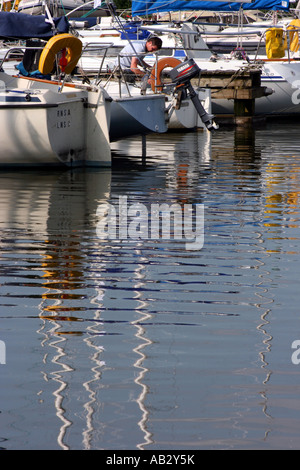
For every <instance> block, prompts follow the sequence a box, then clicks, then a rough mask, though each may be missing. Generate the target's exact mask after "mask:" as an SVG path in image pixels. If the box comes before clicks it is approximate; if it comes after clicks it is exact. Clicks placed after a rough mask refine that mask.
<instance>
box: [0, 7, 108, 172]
mask: <svg viewBox="0 0 300 470" xmlns="http://www.w3.org/2000/svg"><path fill="white" fill-rule="evenodd" d="M30 18H31V21H28V18H27V17H26V16H25V15H24V16H23V15H18V14H15V13H5V12H1V13H0V36H2V37H3V36H6V37H10V38H15V37H18V35H20V34H21V33H20V32H21V31H22V34H23V35H26V34H29V35H31V33H32V32H33V31H34V34H32V35H33V36H34V37H36V38H43V39H46V38H50V39H49V41H48V42H47V44H49V47H48V48H46V49H44V50H43V52H42V55H41V60H43V67H44V69H43V70H42V71H41V73H44V74H46V73H48V74H49V73H50V72H51V70H52V69H53V67H54V61H55V52H58V51H59V50H68V56H66V57H65V59H66V63H65V64H62V65H61V67H62V71H63V72H64V74H65V75H66V74H69V73H70V72H71V71H72V70H73V68H74V67H75V65H76V62H77V60H78V58H79V56H80V53H81V47H82V45H81V42H80V40H78V39H77V38H75V37H74V36H72V35H70V34H68V33H67V32H62V31H66V29H65V28H66V27H67V25H66V23H65V22H64V20H59V19H54V20H53V24H54V26H55V27H56V28H58V29H60V31H61V34H58V35H57V36H53V37H52V34H53V31H52V24H50V23H49V22H48V23H47V22H46V21H45V17H43V16H42V17H40V16H36V17H30ZM27 22H28V25H29V26H30V28H29V29H30V32H29V31H27V32H26V25H27ZM28 25H27V26H28ZM51 41H52V43H51V45H50V43H49V42H51ZM50 46H51V47H50ZM43 53H44V55H43ZM63 67H64V68H63ZM46 69H48V70H46ZM0 70H1V71H0V126H1V135H0V148H1V152H0V166H1V167H3V166H4V167H7V166H14V167H16V166H18V167H20V166H21V167H29V166H47V167H48V166H66V167H76V166H110V165H111V150H110V141H109V122H110V106H111V99H110V97H109V95H108V94H107V93H106V92H105V91H104V90H103V88H102V87H100V86H98V87H89V86H86V85H83V84H82V85H79V84H76V85H75V84H69V83H64V79H63V78H62V77H61V78H59V79H58V80H48V79H45V78H40V77H29V76H27V77H26V76H22V77H16V76H12V75H8V74H7V73H5V72H4V71H3V69H2V68H1V67H0Z"/></svg>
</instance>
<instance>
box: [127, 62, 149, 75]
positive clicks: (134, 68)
mask: <svg viewBox="0 0 300 470" xmlns="http://www.w3.org/2000/svg"><path fill="white" fill-rule="evenodd" d="M141 64H142V65H143V66H144V67H149V65H148V64H146V62H145V61H144V60H140V59H138V57H133V58H132V59H131V64H130V70H131V71H132V72H133V73H135V74H136V75H138V76H140V77H143V76H144V75H145V72H143V70H141V69H139V68H138V65H141Z"/></svg>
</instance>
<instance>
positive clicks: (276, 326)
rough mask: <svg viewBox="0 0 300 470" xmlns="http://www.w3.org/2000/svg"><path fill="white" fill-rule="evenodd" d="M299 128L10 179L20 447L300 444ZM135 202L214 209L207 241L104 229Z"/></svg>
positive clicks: (0, 397)
mask: <svg viewBox="0 0 300 470" xmlns="http://www.w3.org/2000/svg"><path fill="white" fill-rule="evenodd" d="M299 130H300V127H299V124H293V123H290V122H287V123H269V124H266V125H262V126H261V127H260V128H258V129H252V130H251V131H238V130H232V129H220V130H219V131H218V132H217V133H215V134H214V135H212V136H211V135H208V134H207V133H206V132H202V131H200V132H197V133H187V134H180V133H176V134H167V135H159V136H152V137H149V138H148V143H147V158H146V163H144V164H143V162H142V159H141V153H142V145H141V141H140V140H139V139H134V140H130V141H128V142H123V143H122V144H115V147H114V165H113V167H112V169H111V170H99V171H81V170H79V171H75V172H72V171H65V172H53V173H49V172H47V173H46V172H39V171H35V172H19V171H18V172H4V173H1V175H0V341H2V342H3V343H1V344H2V345H3V344H4V345H5V349H6V356H5V362H6V363H5V364H0V377H1V388H0V411H1V414H0V421H1V425H0V446H1V447H2V448H3V449H72V450H75V449H104V450H110V449H119V450H128V449H133V450H139V449H148V450H153V451H154V450H162V449H167V450H179V449H185V450H186V449H189V450H194V451H195V450H197V449H279V448H284V449H289V448H290V449H299V448H300V444H299V442H300V402H299V391H300V365H298V361H297V359H298V354H297V350H298V349H299V347H300V346H298V347H297V345H296V346H295V345H294V349H293V347H292V344H293V342H294V341H295V340H298V339H299V340H300V311H299V305H300V290H299V262H300V219H299V214H300V212H299V188H300V132H299ZM120 198H123V200H125V199H124V198H126V200H127V203H128V207H129V206H134V207H135V208H136V204H140V206H139V207H140V208H142V209H143V210H145V208H146V209H147V210H148V211H149V213H150V210H151V208H152V207H153V205H155V204H163V203H165V204H167V205H168V206H171V205H172V204H178V205H179V206H180V207H182V208H183V207H185V206H186V205H187V204H190V205H192V206H193V207H196V205H203V206H202V207H204V244H203V247H201V249H198V250H195V249H192V250H188V249H186V245H185V242H186V240H185V239H181V240H180V239H174V237H173V233H172V232H171V234H170V237H169V238H163V237H162V235H161V236H159V237H158V238H151V237H149V238H145V237H142V236H141V237H140V238H138V239H133V238H130V237H127V239H125V238H122V237H119V238H117V237H116V238H114V239H113V238H106V239H105V238H102V239H100V238H99V232H97V226H98V224H99V212H98V213H97V210H98V211H99V209H98V208H99V206H100V207H102V208H103V207H104V204H110V207H114V208H116V209H117V208H118V204H119V202H120ZM144 215H145V214H144ZM139 220H140V221H141V225H140V226H139V229H140V228H141V226H142V225H143V224H145V223H146V224H147V223H148V224H149V221H150V220H151V218H150V215H149V218H148V219H147V217H146V218H145V217H144V218H143V219H139ZM119 223H120V221H119ZM128 223H129V221H128ZM117 228H118V227H117ZM148 228H149V227H148ZM134 229H135V231H137V226H134ZM141 233H145V232H141ZM0 354H1V351H0ZM3 357H4V356H3V353H2V359H3ZM299 358H300V354H299ZM0 359H1V355H0ZM2 362H4V361H3V360H2Z"/></svg>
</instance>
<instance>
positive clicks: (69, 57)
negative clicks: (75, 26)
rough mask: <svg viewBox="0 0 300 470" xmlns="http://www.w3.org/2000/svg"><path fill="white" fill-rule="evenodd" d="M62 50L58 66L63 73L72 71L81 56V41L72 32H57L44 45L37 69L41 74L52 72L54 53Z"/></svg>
mask: <svg viewBox="0 0 300 470" xmlns="http://www.w3.org/2000/svg"><path fill="white" fill-rule="evenodd" d="M59 52H62V54H63V56H62V59H61V62H60V67H61V70H62V72H63V73H71V72H73V70H74V68H75V67H76V64H77V62H78V60H79V58H80V56H81V52H82V42H81V41H80V39H78V38H76V37H75V36H72V34H68V33H66V34H58V35H57V36H53V37H52V38H51V39H49V41H48V42H47V44H46V46H45V47H44V49H43V51H42V53H41V56H40V60H39V71H40V72H41V73H42V74H43V75H48V74H50V73H51V72H52V70H53V67H54V62H55V57H56V55H57V54H58V53H59Z"/></svg>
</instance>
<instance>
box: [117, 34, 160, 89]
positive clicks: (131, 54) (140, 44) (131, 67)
mask: <svg viewBox="0 0 300 470" xmlns="http://www.w3.org/2000/svg"><path fill="white" fill-rule="evenodd" d="M161 47H162V40H161V38H159V37H158V36H153V37H151V38H149V39H147V40H142V41H141V40H137V41H131V42H130V43H129V44H127V46H125V47H124V48H123V49H122V51H121V52H120V54H119V57H118V58H117V59H116V61H115V66H116V67H118V66H119V67H121V69H122V71H123V72H124V73H125V75H126V78H127V80H128V79H129V80H132V81H134V79H135V78H136V77H140V78H142V77H144V75H145V71H144V70H141V68H144V69H149V68H151V67H150V65H148V64H147V63H146V62H145V60H144V57H145V55H146V54H147V53H149V54H152V53H153V52H156V51H158V50H159V49H161ZM139 66H140V67H141V68H139Z"/></svg>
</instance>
